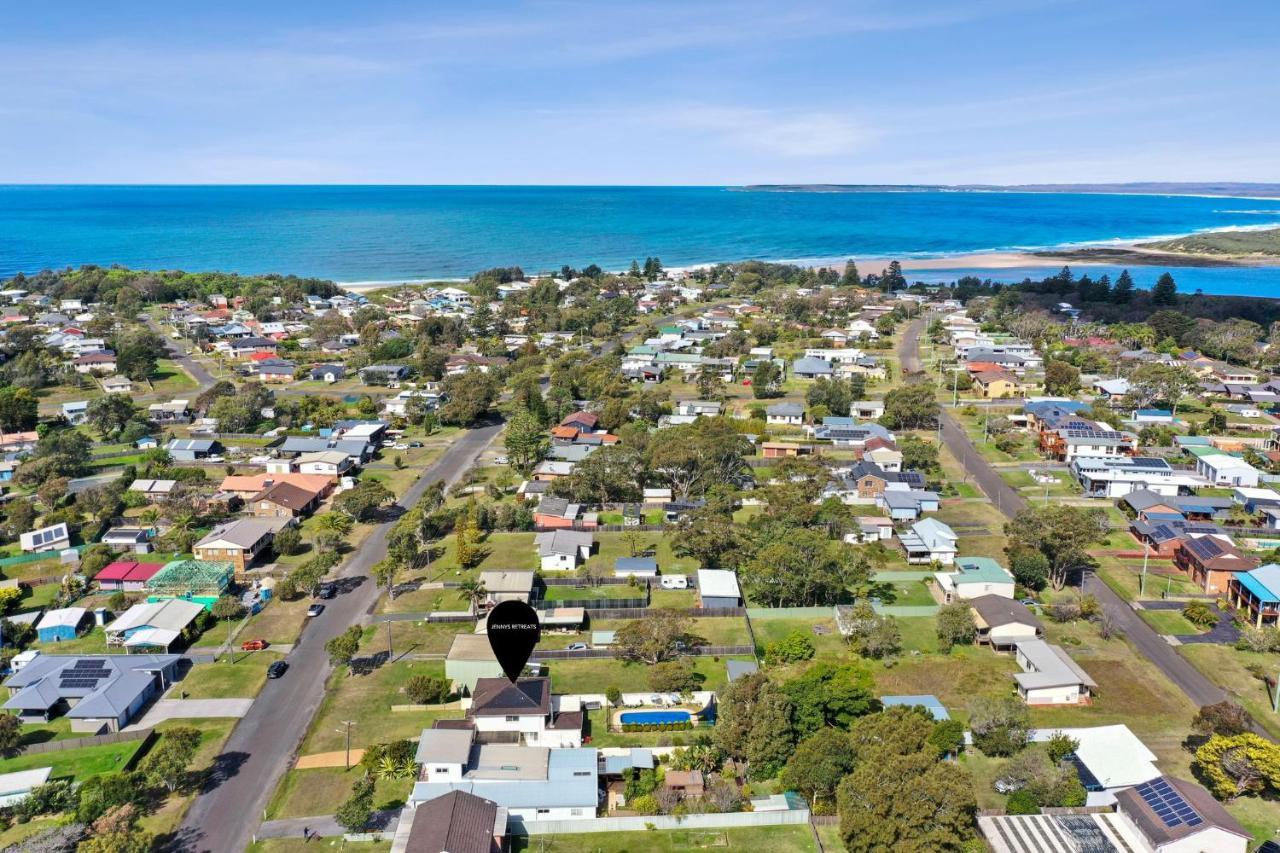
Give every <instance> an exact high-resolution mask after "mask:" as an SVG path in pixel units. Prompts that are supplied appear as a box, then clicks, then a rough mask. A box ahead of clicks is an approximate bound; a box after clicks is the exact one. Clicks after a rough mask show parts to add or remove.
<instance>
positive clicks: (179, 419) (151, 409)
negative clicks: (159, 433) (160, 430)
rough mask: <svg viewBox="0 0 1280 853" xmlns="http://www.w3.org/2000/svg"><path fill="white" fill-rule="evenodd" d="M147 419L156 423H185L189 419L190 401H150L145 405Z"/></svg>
mask: <svg viewBox="0 0 1280 853" xmlns="http://www.w3.org/2000/svg"><path fill="white" fill-rule="evenodd" d="M147 419H148V420H152V421H155V422H156V423H158V424H185V423H187V422H188V421H190V420H191V405H190V401H188V400H170V401H169V402H167V403H152V404H151V405H149V406H147Z"/></svg>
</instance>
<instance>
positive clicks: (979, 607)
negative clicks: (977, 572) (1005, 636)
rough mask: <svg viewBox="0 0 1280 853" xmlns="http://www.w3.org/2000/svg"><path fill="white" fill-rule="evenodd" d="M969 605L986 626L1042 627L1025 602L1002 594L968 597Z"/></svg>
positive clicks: (1038, 628)
mask: <svg viewBox="0 0 1280 853" xmlns="http://www.w3.org/2000/svg"><path fill="white" fill-rule="evenodd" d="M969 606H970V607H971V608H973V610H975V611H976V612H977V614H978V616H979V617H980V618H981V619H982V621H983V622H985V623H986V624H987V627H988V628H999V627H1001V626H1004V625H1029V626H1031V627H1033V628H1035V629H1037V630H1040V629H1041V628H1043V625H1041V623H1040V620H1039V619H1037V618H1036V616H1035V614H1034V613H1032V612H1031V610H1030V609H1028V607H1027V606H1026V605H1025V604H1023V603H1022V602H1020V601H1014V600H1013V599H1012V598H1005V597H1004V596H1003V595H979V596H977V597H976V598H971V599H969Z"/></svg>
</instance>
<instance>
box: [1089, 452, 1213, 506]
mask: <svg viewBox="0 0 1280 853" xmlns="http://www.w3.org/2000/svg"><path fill="white" fill-rule="evenodd" d="M1068 470H1070V472H1071V474H1072V476H1074V477H1075V479H1076V481H1077V482H1078V483H1080V486H1081V488H1083V489H1084V493H1085V494H1086V495H1087V496H1089V497H1094V498H1122V497H1124V496H1125V495H1127V494H1129V493H1130V492H1135V491H1147V492H1151V493H1154V494H1159V495H1167V496H1177V495H1187V494H1191V493H1192V492H1193V491H1194V490H1195V489H1197V488H1201V487H1204V486H1207V485H1208V483H1207V482H1206V481H1205V479H1204V478H1203V477H1200V476H1198V475H1192V474H1188V473H1187V472H1185V471H1182V470H1179V469H1176V468H1173V467H1172V466H1171V465H1169V463H1168V462H1166V461H1165V460H1164V459H1161V458H1159V457H1158V456H1077V457H1075V458H1074V459H1073V460H1072V461H1071V464H1070V465H1069V466H1068Z"/></svg>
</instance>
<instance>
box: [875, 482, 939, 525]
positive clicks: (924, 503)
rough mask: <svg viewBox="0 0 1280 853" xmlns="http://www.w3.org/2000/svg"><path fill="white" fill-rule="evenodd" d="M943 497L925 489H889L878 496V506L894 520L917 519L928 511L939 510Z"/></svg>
mask: <svg viewBox="0 0 1280 853" xmlns="http://www.w3.org/2000/svg"><path fill="white" fill-rule="evenodd" d="M941 505H942V499H941V498H940V497H939V495H938V493H937V492H931V491H928V490H925V489H888V490H886V491H885V492H884V493H883V494H881V495H880V496H879V497H877V498H876V506H878V507H880V508H881V509H883V510H884V511H885V512H886V513H887V514H888V516H889V518H890V519H891V520H893V521H915V520H916V519H917V518H919V517H920V516H922V515H924V514H925V513H926V512H937V511H938V508H939V507H940V506H941Z"/></svg>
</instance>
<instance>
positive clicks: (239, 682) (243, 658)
mask: <svg viewBox="0 0 1280 853" xmlns="http://www.w3.org/2000/svg"><path fill="white" fill-rule="evenodd" d="M280 658H281V655H278V654H276V653H275V652H272V651H261V652H241V651H236V652H234V653H233V654H231V655H229V656H228V655H223V656H221V657H219V658H218V660H217V661H216V662H214V663H198V664H196V665H195V666H193V667H191V671H190V672H188V673H187V676H186V677H185V678H184V679H182V681H181V682H180V683H179V684H178V687H177V690H176V692H177V693H181V694H183V695H185V696H186V698H188V699H252V698H253V697H255V696H257V695H258V693H259V692H260V691H261V690H262V685H263V684H265V683H266V681H267V667H269V666H270V665H271V664H272V663H274V662H275V661H277V660H280ZM228 660H230V661H231V662H230V663H228Z"/></svg>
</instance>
